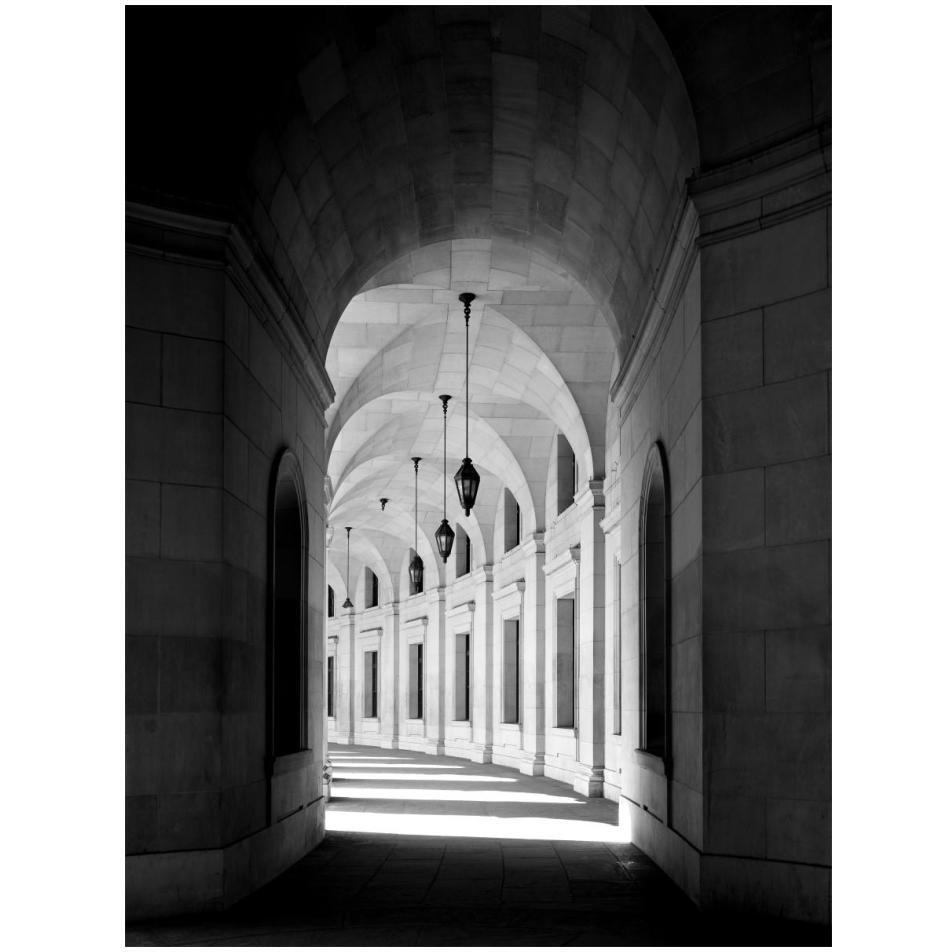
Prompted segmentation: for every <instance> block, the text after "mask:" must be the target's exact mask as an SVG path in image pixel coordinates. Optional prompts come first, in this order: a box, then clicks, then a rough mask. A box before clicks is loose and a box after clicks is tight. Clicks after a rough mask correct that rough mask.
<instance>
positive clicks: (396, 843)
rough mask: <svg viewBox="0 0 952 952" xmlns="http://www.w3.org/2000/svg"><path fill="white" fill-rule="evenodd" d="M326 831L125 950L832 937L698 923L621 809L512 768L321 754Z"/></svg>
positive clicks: (774, 926) (133, 937)
mask: <svg viewBox="0 0 952 952" xmlns="http://www.w3.org/2000/svg"><path fill="white" fill-rule="evenodd" d="M330 758H331V760H332V762H333V764H334V785H333V797H332V800H331V803H330V805H329V811H328V815H327V829H328V832H327V836H326V837H325V839H324V841H323V842H322V843H321V845H320V846H319V847H318V848H317V849H315V850H314V851H313V852H312V853H310V854H309V855H308V856H306V857H305V858H304V859H302V860H301V861H300V862H299V863H297V864H295V865H294V866H293V867H292V868H291V869H290V870H288V871H287V872H286V873H284V874H283V875H281V876H279V877H278V878H277V879H276V880H274V882H272V883H270V884H269V885H268V886H266V887H265V888H264V889H262V890H260V891H259V892H258V893H256V894H255V895H254V896H251V897H249V898H248V899H246V900H244V901H243V902H241V903H238V904H237V905H236V906H234V907H232V908H231V909H229V910H227V911H225V912H223V913H218V914H215V915H205V916H196V917H188V918H182V919H177V920H165V921H162V922H154V923H139V924H135V925H133V926H130V927H129V929H128V930H127V934H126V942H127V944H128V945H162V946H167V945H204V946H239V945H240V946H249V945H258V946H260V945H265V946H270V945H274V946H495V945H522V946H525V945H539V946H551V945H575V946H578V945H581V946H618V945H626V946H631V945H649V946H659V945H660V946H666V945H682V946H697V945H707V946H716V945H829V944H830V932H829V930H828V929H827V930H822V929H821V930H817V929H812V928H809V927H805V926H791V925H788V924H783V923H776V922H764V921H754V922H752V921H749V920H736V919H723V918H718V919H711V918H710V917H707V916H701V915H700V914H699V913H698V912H697V911H696V909H695V908H694V906H693V905H692V904H691V903H690V902H689V901H688V900H687V899H685V898H684V896H683V895H682V894H681V893H680V891H679V890H678V889H677V888H675V886H674V885H673V884H672V883H671V882H670V880H668V879H667V877H666V876H665V875H664V874H663V873H661V871H660V870H659V869H658V868H657V867H656V866H655V865H654V863H652V862H651V861H650V860H649V859H648V858H647V857H646V856H645V855H644V854H643V853H642V852H641V851H640V850H638V849H636V848H635V847H634V846H631V845H630V844H628V843H625V842H622V837H621V836H620V835H619V831H618V830H617V828H616V825H615V824H616V818H617V812H618V811H617V806H616V804H614V803H612V802H610V801H608V800H602V799H592V800H589V799H586V798H585V797H583V796H580V795H578V794H575V793H574V792H573V791H572V790H571V788H569V787H567V786H565V785H564V784H560V783H556V782H554V781H552V780H547V779H544V778H540V777H524V776H522V775H521V774H519V773H517V772H516V771H514V770H509V769H507V768H504V767H497V766H491V765H484V764H473V763H470V762H469V761H465V760H459V759H456V758H451V757H429V756H425V755H422V754H414V753H410V752H407V751H389V750H379V749H377V748H372V747H343V746H339V745H332V746H331V751H330Z"/></svg>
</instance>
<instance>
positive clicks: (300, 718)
mask: <svg viewBox="0 0 952 952" xmlns="http://www.w3.org/2000/svg"><path fill="white" fill-rule="evenodd" d="M271 503H272V504H271V533H270V542H271V545H270V550H271V559H270V562H271V572H270V580H269V581H270V596H271V597H270V607H271V611H270V622H271V624H270V631H269V636H270V637H269V639H268V640H269V649H270V650H269V661H270V665H269V668H270V678H269V685H268V687H269V691H268V694H269V700H270V703H269V705H268V708H269V711H270V717H271V732H270V733H271V748H272V752H273V754H274V755H275V756H280V755H281V754H289V753H293V752H294V751H297V750H303V749H304V748H305V747H306V746H307V508H306V506H305V502H304V479H303V476H302V474H301V468H300V466H299V465H298V462H297V459H296V458H295V456H294V454H293V453H292V452H291V451H290V450H285V452H284V453H282V454H281V456H280V457H279V458H278V462H277V465H276V467H275V470H274V477H273V481H272V493H271Z"/></svg>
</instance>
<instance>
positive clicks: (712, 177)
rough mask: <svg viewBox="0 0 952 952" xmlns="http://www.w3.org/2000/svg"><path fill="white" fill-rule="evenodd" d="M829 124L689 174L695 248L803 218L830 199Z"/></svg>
mask: <svg viewBox="0 0 952 952" xmlns="http://www.w3.org/2000/svg"><path fill="white" fill-rule="evenodd" d="M830 132H831V129H830V126H829V125H824V126H821V127H818V128H816V129H813V130H811V131H809V132H807V133H804V134H802V135H798V136H795V137H793V138H791V139H789V140H788V141H786V142H783V143H780V144H779V145H776V146H773V147H771V148H769V149H764V150H763V151H762V152H758V153H756V154H755V155H752V156H747V157H745V158H744V159H741V160H737V161H735V162H730V163H727V164H725V165H723V166H720V167H719V168H716V169H712V170H711V171H709V172H704V173H702V174H700V175H697V176H695V177H694V178H693V179H692V180H691V182H690V183H689V192H690V195H691V197H692V199H693V200H694V203H695V205H696V206H697V209H698V214H699V215H700V223H701V231H700V236H699V238H698V244H699V245H700V246H701V247H705V246H707V245H711V244H716V243H718V242H721V241H729V240H731V239H732V238H736V237H738V236H740V235H745V234H750V233H752V232H756V231H761V230H763V229H766V228H770V227H772V226H774V225H778V224H780V223H781V222H784V221H788V220H790V219H791V218H797V217H799V216H801V215H804V214H807V213H808V212H810V211H813V210H814V209H816V208H822V207H825V206H827V205H829V204H830V203H831V201H832V147H831V137H830Z"/></svg>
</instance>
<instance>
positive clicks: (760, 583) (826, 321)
mask: <svg viewBox="0 0 952 952" xmlns="http://www.w3.org/2000/svg"><path fill="white" fill-rule="evenodd" d="M751 164H752V163H744V166H743V168H740V169H737V168H728V169H725V170H723V171H722V172H721V173H720V174H718V175H716V176H710V177H701V178H700V179H699V180H698V181H697V182H696V184H695V200H696V202H697V204H698V207H699V209H700V211H701V238H700V243H701V245H702V250H701V266H702V281H701V286H702V316H703V324H702V327H701V344H702V349H703V363H702V367H703V455H704V478H703V506H704V556H703V590H704V598H703V630H704V662H703V667H704V735H703V744H704V772H705V784H706V797H705V836H704V839H705V850H706V853H707V855H706V856H705V872H704V876H703V889H704V894H705V898H706V900H707V901H710V902H716V903H717V904H718V905H728V906H730V905H733V906H737V907H745V906H751V905H755V906H758V907H760V908H766V909H769V910H770V911H773V912H777V913H779V912H781V911H782V912H783V913H784V914H786V915H792V916H796V917H799V918H808V919H817V920H825V919H828V918H829V915H830V910H829V902H830V899H829V890H830V862H831V856H830V848H831V827H830V797H831V719H830V670H831V657H830V610H831V578H830V493H831V484H830V449H831V447H830V330H831V327H830V325H831V307H830V300H831V299H830V244H829V235H830V214H831V209H830V172H829V167H830V166H829V143H828V141H827V140H825V139H824V137H823V136H821V135H811V136H808V137H805V138H802V139H799V140H796V141H794V142H792V143H790V144H788V145H787V146H786V147H784V148H783V149H778V150H773V151H772V152H768V153H765V154H763V155H762V156H761V157H760V158H759V160H758V162H757V163H756V164H753V168H751Z"/></svg>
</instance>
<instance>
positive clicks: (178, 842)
mask: <svg viewBox="0 0 952 952" xmlns="http://www.w3.org/2000/svg"><path fill="white" fill-rule="evenodd" d="M209 230H211V232H212V234H211V235H209V234H208V232H209ZM196 235H200V236H201V237H198V238H197V237H196ZM231 248H232V246H231V243H230V240H229V238H228V236H227V235H226V234H221V233H220V228H219V227H218V226H217V225H208V224H207V223H206V224H203V225H199V224H196V222H194V221H192V222H190V223H189V224H188V226H187V228H186V225H185V223H184V220H181V221H179V222H177V223H176V226H175V227H171V226H170V223H169V222H168V221H165V222H163V223H161V225H159V224H157V223H156V222H155V221H150V220H148V216H145V215H144V216H143V218H141V219H139V220H135V219H131V220H130V228H129V251H128V256H127V267H128V271H127V289H128V294H127V318H126V319H127V329H126V345H127V347H126V349H127V357H126V379H127V409H126V425H127V433H126V447H127V463H126V470H127V494H126V524H127V595H126V608H127V623H126V629H127V630H126V665H127V687H126V697H127V701H126V719H127V758H126V768H127V779H126V794H127V823H126V837H127V839H126V852H127V861H126V863H127V874H128V883H127V911H128V914H129V916H130V917H137V916H144V915H155V914H162V913H166V912H185V911H189V910H196V909H205V908H215V907H219V906H221V905H224V904H226V903H227V902H229V901H233V900H234V899H235V898H238V897H239V896H241V895H243V894H245V893H247V892H248V891H249V890H250V889H252V888H254V887H255V886H257V885H260V884H261V883H263V882H265V881H266V880H267V879H269V878H271V877H272V876H274V875H276V874H277V873H278V872H280V871H281V869H283V868H284V867H286V866H287V865H288V864H289V863H290V862H292V861H293V860H294V859H296V858H297V857H299V856H300V855H302V853H303V852H304V851H306V849H308V848H309V847H310V846H313V845H314V844H316V843H317V842H318V840H319V839H320V836H321V835H322V830H323V803H322V801H321V781H320V773H321V765H322V764H323V760H324V750H325V741H324V727H323V724H324V721H323V717H322V715H323V711H322V710H320V709H317V710H315V709H314V707H313V705H312V707H311V709H310V711H309V724H308V731H307V734H308V746H309V749H308V750H307V751H305V752H303V753H302V754H301V755H293V756H291V757H284V758H278V760H277V762H274V763H271V762H270V760H269V749H268V740H267V729H268V728H267V723H268V719H267V701H266V699H267V675H266V672H267V668H268V664H267V653H268V638H267V630H268V621H267V619H268V598H267V591H268V581H267V578H268V570H269V569H268V531H269V529H268V526H269V506H270V505H271V499H270V493H271V486H270V482H271V479H272V473H273V470H274V468H275V463H276V461H277V459H278V457H279V455H280V454H281V452H282V451H283V450H284V449H287V448H290V449H291V450H292V451H293V452H294V454H295V456H296V458H297V459H298V460H299V461H300V465H301V467H302V469H303V473H304V482H305V492H306V496H307V516H308V528H309V539H308V552H309V558H308V568H307V584H308V606H309V608H308V619H307V628H308V632H307V639H308V667H307V677H308V682H309V690H310V692H311V694H312V696H318V697H319V696H321V694H322V693H323V684H324V682H323V671H324V661H323V658H324V637H323V628H324V592H325V589H324V568H323V550H324V526H323V469H322V460H323V456H324V445H323V429H322V427H321V426H320V424H319V422H318V421H319V420H320V419H321V414H320V412H319V403H318V400H319V398H318V397H317V396H316V395H315V392H314V387H313V385H312V384H309V383H308V381H307V377H306V374H303V373H302V372H301V369H300V367H295V366H294V364H295V361H294V359H293V357H292V355H291V353H290V351H289V349H288V345H287V342H286V341H283V340H282V335H281V334H280V333H278V332H277V331H276V328H275V324H274V321H273V318H272V319H271V320H270V321H269V316H268V311H267V307H266V306H265V305H264V304H263V303H262V301H261V299H260V298H259V297H258V296H257V295H256V293H255V289H254V287H253V285H252V284H251V282H250V279H249V277H248V275H247V273H246V272H245V270H244V269H243V268H242V267H241V266H240V265H239V264H238V263H237V261H236V260H234V258H233V257H232V250H231ZM268 325H270V332H269V329H268ZM282 348H283V349H282Z"/></svg>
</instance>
